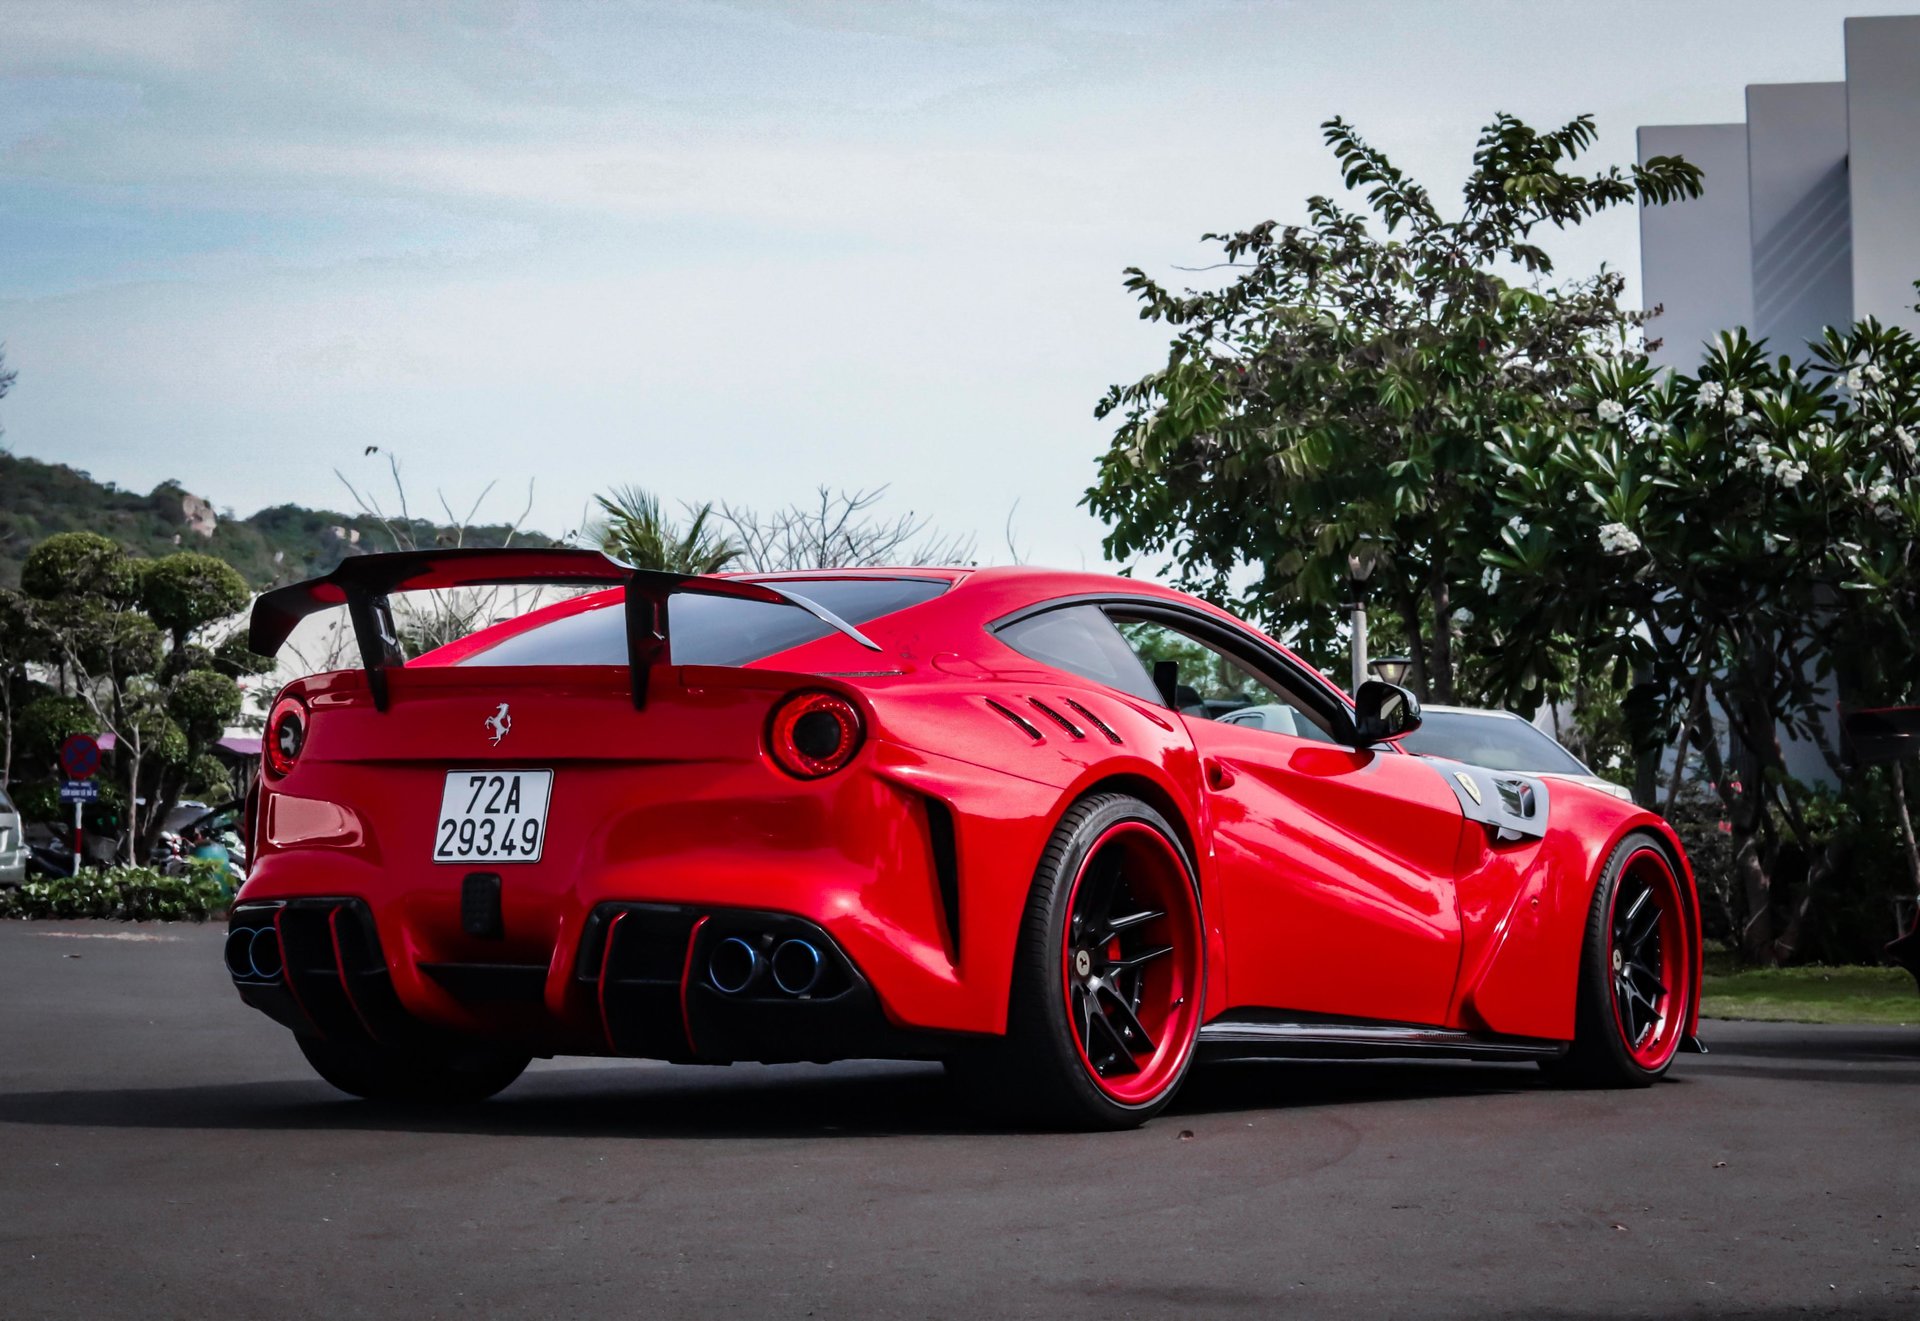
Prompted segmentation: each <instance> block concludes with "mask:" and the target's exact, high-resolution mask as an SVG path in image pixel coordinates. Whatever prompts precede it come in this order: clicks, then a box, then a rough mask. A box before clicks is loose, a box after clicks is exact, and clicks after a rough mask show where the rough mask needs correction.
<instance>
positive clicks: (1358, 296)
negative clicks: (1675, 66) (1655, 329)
mask: <svg viewBox="0 0 1920 1321" xmlns="http://www.w3.org/2000/svg"><path fill="white" fill-rule="evenodd" d="M1323 127H1324V134H1325V139H1326V142H1327V145H1328V146H1329V147H1330V148H1331V149H1332V151H1333V154H1334V157H1335V159H1336V160H1338V161H1339V162H1340V165H1341V167H1342V171H1343V174H1344V178H1345V181H1346V186H1347V188H1348V189H1349V190H1350V191H1363V192H1364V197H1365V201H1366V206H1367V208H1368V210H1369V211H1370V212H1371V219H1369V217H1368V216H1365V215H1362V214H1360V213H1359V212H1357V211H1351V210H1347V209H1343V208H1342V207H1341V206H1339V205H1337V204H1336V203H1334V202H1333V201H1332V200H1330V199H1328V198H1325V197H1314V198H1311V199H1309V201H1308V202H1307V213H1308V220H1307V223H1305V224H1300V225H1287V226H1281V225H1279V224H1277V223H1275V222H1273V221H1266V222H1263V223H1261V224H1259V225H1255V226H1254V227H1252V228H1251V229H1247V230H1241V231H1238V232H1234V233H1225V234H1209V235H1207V236H1206V237H1207V239H1208V240H1209V241H1212V242H1215V243H1218V244H1219V246H1220V249H1221V252H1222V254H1223V256H1224V258H1225V261H1224V263H1223V265H1224V266H1226V267H1227V268H1228V269H1231V270H1233V271H1234V272H1236V274H1235V276H1234V277H1233V278H1232V280H1231V282H1229V283H1227V284H1226V285H1225V286H1224V287H1221V288H1217V289H1208V290H1187V291H1185V292H1183V293H1175V292H1173V291H1170V290H1168V289H1166V288H1164V287H1163V286H1162V285H1160V284H1159V283H1158V282H1157V281H1155V280H1153V279H1152V278H1150V277H1149V276H1147V275H1146V274H1145V273H1144V272H1143V271H1141V270H1139V269H1137V268H1135V269H1130V270H1129V271H1128V272H1127V273H1126V286H1127V288H1129V289H1130V290H1132V291H1133V292H1134V294H1135V295H1136V296H1137V297H1138V298H1139V300H1140V304H1141V311H1140V315H1141V317H1142V318H1143V319H1146V320H1152V321H1157V322H1161V323H1164V324H1166V325H1167V326H1169V327H1171V328H1172V331H1173V340H1172V343H1171V346H1170V348H1169V351H1168V355H1167V360H1166V364H1165V365H1164V366H1163V367H1162V368H1160V369H1159V370H1158V371H1155V372H1152V373H1150V374H1148V375H1146V376H1144V377H1142V378H1140V379H1139V380H1137V381H1134V382H1132V383H1130V384H1125V385H1117V386H1115V387H1113V388H1112V389H1111V390H1110V391H1109V392H1108V393H1107V395H1106V397H1105V398H1104V399H1103V400H1102V401H1101V402H1100V405H1099V407H1098V409H1097V410H1096V411H1097V414H1098V416H1100V417H1111V418H1115V419H1117V420H1118V426H1117V429H1116V431H1115V435H1114V439H1113V443H1112V446H1111V448H1110V449H1109V451H1108V453H1107V454H1106V456H1105V457H1104V458H1103V459H1102V461H1101V464H1100V469H1099V476H1098V480H1097V482H1096V483H1095V485H1094V486H1093V487H1092V488H1091V489H1090V490H1089V491H1088V492H1087V495H1086V503H1087V504H1088V505H1089V506H1090V507H1091V508H1092V509H1093V511H1094V512H1095V513H1096V514H1098V515H1100V516H1101V517H1103V518H1105V519H1107V520H1108V521H1109V523H1110V524H1111V528H1112V530H1111V531H1110V533H1109V535H1108V537H1107V539H1106V548H1107V552H1108V554H1109V555H1110V556H1112V557H1113V558H1115V559H1129V558H1132V557H1135V556H1140V555H1150V554H1160V553H1164V554H1167V555H1170V556H1171V558H1172V565H1171V568H1172V572H1173V574H1174V576H1175V577H1176V579H1177V580H1178V581H1179V583H1180V584H1181V585H1182V586H1184V587H1186V588H1188V589H1189V590H1193V591H1197V592H1199V593H1200V594H1202V595H1205V596H1208V597H1210V598H1212V599H1214V600H1216V601H1220V602H1221V603H1223V604H1234V603H1235V602H1234V601H1233V597H1234V596H1235V592H1234V585H1235V583H1236V582H1237V581H1238V580H1239V579H1240V578H1241V577H1242V576H1243V575H1244V574H1245V573H1246V572H1247V571H1249V570H1251V572H1252V573H1253V575H1254V583H1253V586H1252V587H1251V589H1250V590H1249V591H1248V592H1247V593H1246V596H1245V599H1244V601H1243V602H1240V604H1243V605H1244V607H1245V608H1246V609H1247V610H1249V611H1250V612H1251V613H1253V614H1255V615H1257V616H1259V617H1261V618H1263V619H1264V620H1265V621H1266V622H1267V623H1269V624H1270V625H1271V626H1272V627H1273V628H1274V629H1275V630H1276V631H1278V632H1281V633H1282V634H1284V635H1286V636H1288V637H1289V638H1290V640H1292V641H1294V642H1295V643H1296V644H1297V645H1298V646H1300V647H1301V649H1302V650H1304V651H1307V652H1308V653H1310V654H1313V655H1314V656H1315V657H1316V659H1318V660H1320V661H1321V662H1322V663H1323V664H1328V663H1329V662H1331V660H1332V659H1333V657H1332V647H1333V644H1334V641H1335V624H1334V620H1335V613H1334V610H1333V609H1332V607H1334V606H1335V605H1336V604H1337V603H1339V602H1340V601H1342V600H1343V599H1344V598H1346V597H1347V596H1348V595H1349V593H1350V590H1351V589H1350V587H1349V584H1348V556H1349V554H1350V553H1351V552H1352V551H1353V550H1354V549H1355V548H1356V547H1357V546H1359V545H1360V544H1361V543H1362V542H1363V541H1366V540H1369V539H1371V540H1372V541H1374V542H1376V543H1377V544H1378V546H1379V548H1380V549H1381V551H1383V552H1384V554H1383V558H1382V563H1381V565H1380V567H1379V568H1378V569H1377V570H1376V572H1375V576H1374V580H1373V588H1372V590H1373V591H1374V592H1375V593H1376V594H1377V595H1379V596H1381V597H1383V598H1384V599H1385V601H1386V602H1388V603H1389V604H1390V606H1391V608H1392V611H1393V613H1394V616H1395V619H1396V621H1397V624H1398V627H1399V629H1400V631H1401V633H1402V634H1403V637H1404V640H1405V642H1406V643H1407V644H1408V645H1409V646H1411V647H1413V648H1414V655H1415V657H1416V670H1415V675H1414V679H1415V683H1416V686H1419V687H1421V688H1423V689H1424V691H1426V693H1427V694H1428V695H1429V696H1430V697H1432V698H1433V699H1435V700H1441V701H1444V700H1449V699H1451V698H1452V697H1453V689H1454V662H1453V644H1452V638H1453V629H1454V627H1455V620H1454V613H1455V610H1456V609H1457V608H1459V607H1461V606H1463V605H1464V606H1466V607H1468V608H1470V609H1471V608H1475V607H1477V606H1479V605H1480V601H1479V599H1478V597H1477V596H1476V595H1475V594H1474V593H1473V592H1472V591H1471V590H1469V591H1467V592H1464V593H1456V585H1457V584H1461V583H1463V582H1468V583H1470V582H1471V581H1472V580H1473V577H1474V575H1475V574H1477V572H1478V568H1479V565H1478V548H1479V547H1480V546H1481V545H1483V544H1485V543H1486V541H1488V540H1490V539H1491V538H1492V536H1493V535H1494V531H1495V526H1494V525H1493V524H1492V523H1491V522H1490V518H1489V509H1488V504H1489V502H1488V501H1487V499H1486V492H1487V487H1488V477H1489V467H1490V465H1489V463H1488V461H1487V456H1486V451H1485V446H1486V444H1487V442H1489V441H1490V440H1493V439H1494V438H1496V437H1497V436H1499V435H1500V434H1501V432H1502V430H1503V429H1504V428H1507V427H1516V426H1518V427H1527V426H1532V425H1536V424H1538V423H1539V422H1540V421H1542V420H1543V419H1552V418H1555V417H1573V416H1577V415H1578V414H1577V410H1576V407H1575V404H1574V401H1573V399H1572V397H1571V389H1572V387H1573V385H1574V384H1575V383H1576V382H1577V381H1578V380H1580V379H1583V378H1584V375H1585V364H1586V359H1587V356H1588V354H1589V353H1590V352H1591V351H1592V350H1594V349H1595V348H1596V347H1598V346H1600V345H1602V344H1610V343H1617V342H1619V341H1621V340H1622V339H1623V338H1624V336H1625V334H1626V332H1627V331H1628V330H1630V329H1631V328H1632V327H1634V326H1635V325H1637V324H1638V323H1639V321H1640V318H1639V317H1638V316H1637V315H1636V314H1633V313H1629V312H1626V311H1623V310H1622V309H1621V308H1620V306H1619V302H1618V299H1619V295H1620V292H1621V287H1622V286H1621V281H1620V278H1619V277H1618V276H1617V275H1615V274H1613V273H1611V272H1607V271H1602V272H1600V273H1599V274H1598V275H1595V276H1592V277H1590V278H1586V279H1581V280H1575V281H1571V282H1567V283H1563V284H1557V285H1553V284H1545V283H1541V282H1540V281H1541V280H1542V279H1544V277H1547V276H1549V275H1551V274H1552V272H1553V263H1552V260H1551V259H1550V258H1549V256H1548V255H1547V253H1546V251H1545V250H1544V249H1542V248H1541V247H1539V246H1538V244H1537V243H1536V242H1535V237H1536V235H1535V231H1536V230H1538V229H1539V228H1540V227H1541V226H1547V227H1551V228H1564V227H1566V226H1569V225H1573V224H1577V223H1579V222H1580V221H1581V220H1583V219H1585V218H1586V217H1588V216H1591V215H1593V214H1595V213H1596V212H1598V211H1601V210H1605V209H1607V208H1609V207H1614V206H1619V205H1623V204H1625V203H1628V202H1631V201H1633V200H1635V199H1636V198H1639V199H1642V200H1644V201H1647V202H1663V201H1666V200H1670V199H1672V198H1676V197H1685V196H1693V195H1695V194H1697V193H1698V192H1699V188H1700V183H1699V180H1700V174H1699V171H1698V170H1697V169H1695V168H1694V167H1693V166H1691V165H1688V164H1686V163H1685V162H1684V161H1680V160H1677V159H1670V158H1661V159H1657V160H1653V161H1649V162H1648V163H1647V164H1646V165H1645V166H1643V167H1636V168H1635V169H1634V170H1633V171H1632V172H1631V174H1622V173H1621V172H1620V171H1619V170H1617V169H1614V170H1606V171H1602V172H1600V173H1597V174H1593V175H1582V174H1579V173H1576V172H1574V171H1572V170H1571V169H1569V168H1568V167H1569V166H1570V165H1571V163H1572V162H1573V161H1574V159H1575V158H1576V157H1577V156H1579V155H1580V154H1581V153H1582V152H1583V151H1584V150H1585V149H1586V148H1587V147H1588V146H1590V145H1591V143H1592V141H1593V138H1594V129H1593V124H1592V121H1591V120H1590V119H1588V118H1585V117H1583V118H1580V119H1576V120H1574V121H1573V122H1572V123H1569V124H1567V125H1565V126H1563V127H1561V128H1559V129H1556V130H1554V131H1552V132H1547V133H1541V132H1538V131H1536V130H1534V129H1532V128H1530V127H1528V126H1527V125H1526V124H1523V123H1521V122H1520V121H1519V120H1516V119H1514V118H1512V117H1511V116H1506V115H1502V116H1500V117H1498V118H1497V119H1495V120H1494V122H1493V123H1491V124H1489V125H1488V126H1487V128H1486V129H1485V130H1484V131H1483V132H1482V134H1481V136H1480V139H1479V143H1478V146H1477V147H1476V150H1475V153H1474V158H1473V164H1474V168H1473V172H1472V175H1471V176H1470V178H1469V179H1468V181H1467V183H1466V186H1465V189H1464V192H1463V195H1462V204H1461V207H1460V209H1459V211H1458V213H1457V214H1456V215H1454V216H1452V217H1451V218H1449V217H1448V216H1447V215H1445V214H1443V213H1442V211H1441V210H1440V208H1439V207H1438V206H1437V205H1436V204H1435V202H1434V200H1433V199H1432V197H1431V196H1430V195H1429V194H1428V192H1427V190H1426V189H1425V188H1424V187H1422V186H1421V185H1419V184H1418V183H1416V182H1415V181H1413V180H1412V179H1410V178H1408V177H1407V176H1406V175H1405V174H1404V173H1403V172H1402V171H1401V170H1400V169H1399V168H1398V167H1397V166H1395V165H1393V163H1392V162H1391V161H1390V160H1388V159H1387V157H1386V156H1385V154H1384V153H1382V152H1381V151H1380V150H1379V149H1377V148H1375V147H1373V146H1372V145H1370V144H1369V143H1367V142H1366V141H1365V140H1364V139H1362V138H1361V137H1360V136H1359V135H1358V133H1356V132H1355V130H1354V129H1353V128H1352V126H1351V125H1349V124H1347V123H1346V122H1345V121H1344V120H1341V119H1333V120H1329V121H1328V122H1327V123H1326V124H1325V125H1324V126H1323ZM1521 278H1526V279H1530V280H1532V281H1533V282H1532V283H1519V282H1518V280H1519V279H1521Z"/></svg>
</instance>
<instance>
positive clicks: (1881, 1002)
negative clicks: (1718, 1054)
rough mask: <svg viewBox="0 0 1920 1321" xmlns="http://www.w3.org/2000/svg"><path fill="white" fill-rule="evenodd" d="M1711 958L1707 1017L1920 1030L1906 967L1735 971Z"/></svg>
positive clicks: (1705, 989)
mask: <svg viewBox="0 0 1920 1321" xmlns="http://www.w3.org/2000/svg"><path fill="white" fill-rule="evenodd" d="M1717 962H1719V960H1716V959H1714V958H1713V957H1712V956H1711V955H1709V956H1708V960H1707V975H1706V982H1705V984H1704V985H1703V986H1702V987H1701V994H1700V1013H1701V1016H1702V1017H1705V1018H1757V1019H1766V1020H1769V1021H1772V1022H1782V1023H1896V1024H1904V1025H1909V1026H1911V1025H1920V989H1916V987H1915V985H1914V980H1913V974H1912V973H1910V972H1908V971H1906V969H1904V968H1868V967H1841V968H1818V967H1809V968H1748V969H1745V970H1740V971H1736V970H1733V969H1730V968H1726V967H1724V966H1722V967H1720V968H1716V967H1715V966H1714V965H1715V964H1716V963H1717Z"/></svg>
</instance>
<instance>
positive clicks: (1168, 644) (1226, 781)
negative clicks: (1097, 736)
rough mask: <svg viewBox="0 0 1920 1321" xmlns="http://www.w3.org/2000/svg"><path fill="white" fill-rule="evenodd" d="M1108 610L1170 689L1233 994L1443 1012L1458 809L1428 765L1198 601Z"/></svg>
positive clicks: (1303, 1009) (1292, 1002) (1250, 999)
mask: <svg viewBox="0 0 1920 1321" xmlns="http://www.w3.org/2000/svg"><path fill="white" fill-rule="evenodd" d="M1108 615H1109V617H1110V618H1111V619H1112V620H1113V621H1114V623H1115V625H1116V626H1117V627H1118V628H1119V630H1120V632H1121V634H1122V635H1123V636H1125V637H1126V638H1127V641H1128V642H1129V643H1130V644H1131V645H1132V646H1133V649H1134V651H1135V653H1136V654H1137V655H1138V656H1139V657H1140V660H1141V663H1142V665H1143V666H1144V667H1145V668H1146V670H1147V671H1148V672H1149V673H1156V666H1160V667H1164V666H1166V665H1167V664H1169V663H1171V664H1172V665H1174V666H1177V667H1178V668H1177V674H1172V672H1169V671H1167V670H1165V669H1164V668H1162V669H1160V670H1159V671H1158V674H1157V677H1158V678H1159V679H1161V680H1163V681H1164V680H1165V679H1167V678H1168V677H1170V674H1171V675H1172V677H1174V682H1173V683H1172V684H1168V683H1165V682H1162V684H1161V686H1162V688H1163V690H1166V691H1169V692H1170V693H1171V694H1172V696H1173V697H1174V702H1173V703H1172V704H1173V705H1176V706H1177V708H1178V710H1179V712H1180V717H1181V719H1182V721H1183V722H1184V723H1185V725H1186V727H1187V731H1188V734H1189V736H1190V737H1191V738H1192V740H1193V743H1194V746H1195V748H1196V750H1197V751H1198V753H1199V755H1200V759H1201V765H1202V774H1203V776H1204V778H1205V781H1206V793H1205V800H1206V803H1207V812H1208V816H1209V820H1208V821H1207V823H1206V824H1207V826H1208V830H1207V835H1208V837H1209V838H1210V839H1211V842H1212V848H1213V851H1214V865H1215V872H1216V875H1217V877H1218V879H1219V885H1220V894H1221V899H1222V902H1223V904H1224V907H1225V912H1224V915H1223V916H1224V925H1225V928H1226V941H1227V991H1228V998H1229V1001H1230V1006H1229V1007H1241V1008H1244V1007H1263V1008H1272V1009H1281V1010H1288V1011H1293V1012H1298V1013H1310V1014H1316V1015H1332V1016H1339V1017H1344V1018H1363V1019H1373V1020H1381V1021H1389V1022H1397V1023H1421V1024H1441V1023H1443V1022H1444V1021H1445V1017H1446V1012H1447V1006H1448V1003H1449V1001H1450V998H1451V995H1452V992H1453V985H1454V981H1455V978H1456V977H1457V975H1458V971H1459V960H1460V920H1459V914H1458V909H1457V905H1456V901H1455V891H1454V860H1455V855H1456V852H1457V849H1458V846H1459V841H1460V833H1461V830H1462V827H1463V817H1462V814H1461V811H1460V806H1459V803H1458V800H1457V799H1456V798H1455V796H1454V794H1453V793H1452V791H1451V790H1449V789H1448V788H1447V787H1446V785H1445V783H1444V782H1443V781H1442V780H1441V779H1440V777H1439V775H1438V774H1437V773H1436V772H1435V771H1434V770H1433V768H1432V767H1430V766H1428V765H1427V764H1425V763H1424V762H1423V761H1421V760H1420V759H1419V758H1416V757H1409V756H1405V755H1403V754H1401V753H1399V752H1397V751H1395V750H1393V749H1391V748H1382V749H1367V748H1355V747H1351V746H1348V745H1346V744H1345V743H1343V742H1341V741H1339V739H1338V737H1337V735H1341V734H1344V732H1345V730H1346V729H1347V728H1349V727H1350V725H1348V724H1347V723H1345V722H1346V717H1345V714H1344V708H1343V707H1342V706H1341V704H1340V699H1339V698H1338V696H1337V695H1335V694H1334V693H1333V692H1332V690H1331V689H1330V688H1328V687H1327V685H1325V684H1324V682H1323V681H1321V680H1320V679H1319V678H1318V677H1317V676H1310V675H1308V674H1306V673H1304V672H1301V671H1300V670H1299V668H1298V667H1297V664H1296V663H1295V662H1292V661H1290V660H1288V659H1287V658H1286V657H1284V656H1283V655H1281V654H1279V653H1277V652H1275V651H1273V650H1272V649H1271V648H1269V647H1267V646H1266V645H1265V644H1264V643H1263V642H1261V640H1259V639H1257V638H1255V637H1253V636H1251V635H1248V634H1241V633H1239V631H1238V630H1232V629H1230V628H1229V627H1228V626H1227V625H1225V624H1223V623H1220V622H1217V621H1215V620H1213V619H1211V618H1210V617H1207V616H1203V615H1201V614H1199V612H1191V613H1189V612H1184V611H1181V610H1178V609H1176V608H1169V607H1163V606H1159V605H1157V604H1156V605H1154V606H1141V607H1134V606H1131V605H1126V606H1113V607H1109V609H1108Z"/></svg>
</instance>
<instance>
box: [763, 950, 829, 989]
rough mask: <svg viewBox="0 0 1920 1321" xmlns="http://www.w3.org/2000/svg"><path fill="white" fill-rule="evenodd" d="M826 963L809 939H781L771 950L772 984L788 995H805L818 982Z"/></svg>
mask: <svg viewBox="0 0 1920 1321" xmlns="http://www.w3.org/2000/svg"><path fill="white" fill-rule="evenodd" d="M826 963H827V961H826V960H825V959H824V958H822V957H821V956H820V951H819V950H817V949H815V948H814V947H813V945H812V943H811V942H810V941H805V940H783V941H781V942H780V947H779V948H778V949H776V950H774V952H773V984H774V985H775V986H777V987H779V988H780V989H781V990H782V991H785V992H786V993H787V994H788V995H805V994H807V993H808V992H809V991H811V990H812V989H813V988H814V987H816V986H818V985H819V984H820V974H821V973H822V972H825V971H826Z"/></svg>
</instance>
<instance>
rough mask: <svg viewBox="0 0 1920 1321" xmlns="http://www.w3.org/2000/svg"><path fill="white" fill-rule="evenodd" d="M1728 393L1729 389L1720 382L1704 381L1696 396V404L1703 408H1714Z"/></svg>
mask: <svg viewBox="0 0 1920 1321" xmlns="http://www.w3.org/2000/svg"><path fill="white" fill-rule="evenodd" d="M1726 392H1727V388H1726V387H1725V386H1724V385H1722V384H1720V382H1718V381H1702V382H1700V389H1699V390H1698V391H1696V392H1695V394H1694V397H1693V399H1694V403H1695V404H1696V405H1698V406H1699V407H1701V408H1712V407H1713V406H1714V405H1715V404H1717V403H1719V402H1720V397H1721V396H1722V395H1724V394H1726Z"/></svg>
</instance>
